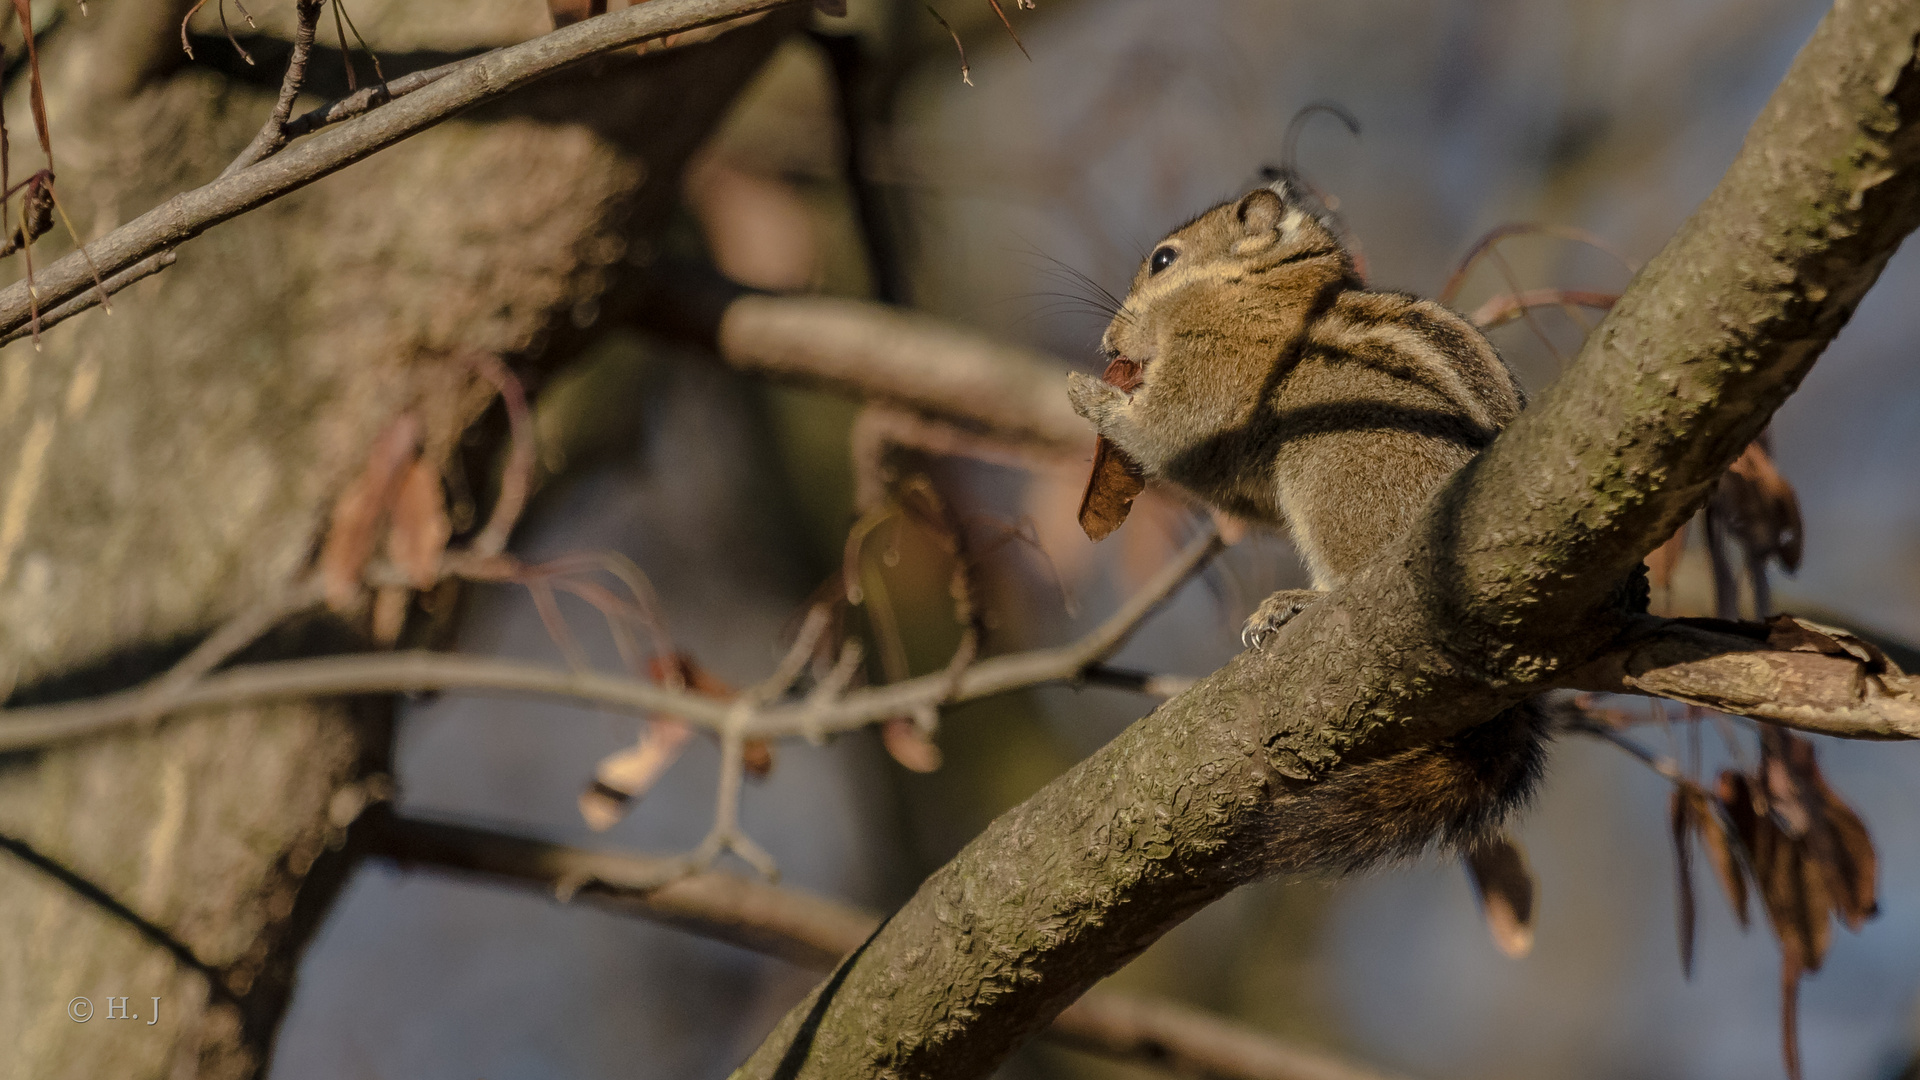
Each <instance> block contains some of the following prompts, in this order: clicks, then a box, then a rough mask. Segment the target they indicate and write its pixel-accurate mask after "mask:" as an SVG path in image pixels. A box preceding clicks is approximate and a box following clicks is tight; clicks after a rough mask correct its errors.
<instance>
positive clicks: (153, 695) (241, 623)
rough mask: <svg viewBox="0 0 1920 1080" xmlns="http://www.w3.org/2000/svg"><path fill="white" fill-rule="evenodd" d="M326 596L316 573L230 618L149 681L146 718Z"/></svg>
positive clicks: (159, 713)
mask: <svg viewBox="0 0 1920 1080" xmlns="http://www.w3.org/2000/svg"><path fill="white" fill-rule="evenodd" d="M325 597H326V591H325V590H324V589H323V588H322V587H321V583H320V576H319V575H318V574H314V575H311V576H308V577H306V578H303V579H301V580H299V581H297V582H294V583H292V584H290V585H288V586H286V587H285V588H284V589H281V590H280V591H279V592H278V593H276V594H274V595H272V596H270V597H268V598H267V599H266V600H263V601H261V602H260V603H258V604H255V605H253V606H252V607H250V608H248V609H247V610H245V611H242V612H241V613H240V614H238V615H236V616H234V617H233V618H232V619H229V620H228V621H227V622H226V623H225V624H223V625H222V626H221V627H220V628H219V629H217V630H215V631H214V632H213V633H211V634H209V635H207V637H206V639H205V640H204V641H202V642H201V643H200V644H199V645H197V646H195V647H194V649H193V651H192V652H189V653H188V654H187V655H186V656H184V657H182V658H181V659H180V661H179V662H178V663H175V664H174V665H173V667H171V668H169V669H168V670H167V672H166V674H164V675H162V676H160V677H159V678H158V679H155V680H154V681H153V682H151V683H149V684H148V690H147V692H146V693H147V701H146V717H145V719H148V720H155V719H158V718H160V717H161V716H164V715H166V714H167V713H168V712H169V711H170V710H171V709H172V707H173V706H174V703H175V702H177V701H178V700H179V699H180V696H181V694H183V693H185V692H186V690H187V689H188V688H189V687H191V686H192V685H193V684H194V683H196V682H198V681H200V679H201V678H203V677H205V676H206V674H207V673H208V672H210V671H212V670H213V669H214V668H217V667H219V666H220V665H221V664H224V663H226V662H227V661H228V660H231V659H232V658H233V657H234V656H235V655H236V654H238V653H239V652H240V651H241V650H242V649H245V648H246V647H247V646H249V645H251V644H253V643H254V642H256V641H258V640H260V637H261V635H263V634H265V633H266V632H267V631H269V630H272V629H273V628H274V627H276V626H278V625H280V624H281V623H282V622H285V621H286V620H287V619H288V618H289V617H291V616H293V615H297V614H299V613H300V612H303V611H306V610H307V609H309V608H311V607H313V606H314V605H316V604H318V603H320V601H321V600H323V599H325Z"/></svg>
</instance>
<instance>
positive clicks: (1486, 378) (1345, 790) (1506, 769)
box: [1068, 172, 1546, 869]
mask: <svg viewBox="0 0 1920 1080" xmlns="http://www.w3.org/2000/svg"><path fill="white" fill-rule="evenodd" d="M1102 346H1103V349H1104V351H1105V352H1106V354H1107V356H1108V358H1109V360H1112V361H1115V362H1116V363H1118V362H1119V361H1120V360H1121V359H1122V358H1124V359H1125V360H1127V361H1131V362H1132V364H1133V365H1138V368H1137V379H1138V385H1137V388H1136V389H1134V390H1133V391H1132V392H1131V393H1128V392H1126V391H1124V390H1122V389H1120V388H1119V387H1116V386H1113V385H1111V384H1109V383H1106V382H1103V381H1101V380H1099V379H1095V378H1092V377H1090V376H1087V375H1084V374H1081V373H1077V372H1076V373H1074V374H1072V375H1070V376H1069V380H1070V382H1069V387H1068V395H1069V397H1070V398H1071V399H1072V401H1073V406H1074V409H1075V410H1076V411H1077V412H1079V413H1080V415H1081V416H1084V417H1086V418H1087V419H1088V420H1089V421H1091V422H1092V423H1093V426H1094V428H1095V430H1096V431H1097V432H1098V433H1099V434H1100V435H1101V436H1103V437H1105V438H1106V439H1107V440H1109V441H1110V442H1111V443H1112V445H1113V446H1114V447H1115V448H1117V449H1118V450H1119V451H1120V452H1121V453H1123V454H1125V455H1126V456H1127V457H1128V458H1131V459H1132V461H1133V463H1134V464H1136V465H1137V466H1138V467H1139V468H1140V470H1141V471H1143V472H1144V473H1145V474H1146V475H1147V476H1148V477H1152V478H1156V479H1159V480H1163V481H1168V482H1171V483H1172V484H1174V485H1177V486H1178V487H1180V488H1183V489H1185V490H1186V491H1188V492H1190V493H1192V494H1193V495H1194V496H1196V497H1198V498H1199V499H1200V500H1202V501H1204V502H1206V503H1208V504H1210V505H1212V506H1214V507H1217V508H1219V509H1220V510H1223V511H1225V512H1227V513H1229V514H1232V515H1234V516H1235V517H1238V518H1241V519H1244V520H1247V521H1250V522H1254V523H1260V524H1265V525H1270V526H1276V527H1278V526H1284V527H1285V528H1286V529H1288V530H1289V532H1290V533H1291V535H1292V538H1293V543H1294V546H1295V547H1296V548H1297V549H1298V550H1299V552H1300V554H1301V556H1302V558H1303V559H1304V561H1305V562H1306V565H1307V569H1308V571H1309V573H1310V575H1311V577H1312V581H1313V585H1314V588H1313V589H1293V590H1286V591H1282V592H1278V593H1275V594H1274V595H1273V596H1272V597H1270V598H1268V599H1267V601H1266V602H1265V603H1263V604H1261V605H1260V608H1259V610H1258V611H1256V612H1255V613H1254V615H1253V617H1252V618H1251V619H1249V620H1248V622H1247V625H1246V629H1245V631H1244V635H1243V639H1244V641H1245V643H1246V644H1247V645H1248V646H1249V647H1251V648H1255V649H1258V648H1262V647H1264V646H1265V644H1266V643H1267V642H1268V641H1269V640H1271V638H1272V636H1273V634H1274V633H1275V631H1277V630H1278V629H1279V628H1280V627H1281V626H1282V625H1284V624H1285V623H1286V622H1287V620H1289V619H1291V618H1292V617H1293V616H1294V615H1296V614H1298V613H1299V612H1300V611H1302V610H1304V609H1305V608H1306V607H1307V605H1309V604H1311V603H1313V602H1314V601H1315V600H1317V599H1318V598H1319V597H1321V596H1322V595H1324V594H1325V592H1326V591H1328V590H1331V589H1333V588H1335V587H1336V586H1338V585H1339V584H1340V583H1341V582H1342V581H1344V580H1345V579H1346V578H1347V577H1348V576H1349V575H1350V574H1352V573H1353V572H1354V571H1355V570H1356V569H1358V568H1359V567H1360V566H1362V565H1363V564H1365V563H1366V562H1367V561H1368V560H1370V559H1372V558H1374V557H1375V556H1376V555H1378V554H1379V553H1380V552H1381V551H1382V550H1383V549H1384V548H1385V547H1386V546H1387V545H1388V544H1389V543H1390V542H1392V541H1393V540H1395V539H1396V538H1397V537H1399V536H1400V535H1401V534H1402V533H1404V532H1405V531H1406V530H1407V529H1408V528H1409V527H1411V526H1412V524H1413V523H1414V521H1415V519H1416V518H1417V517H1418V516H1419V515H1420V514H1421V513H1422V511H1424V510H1425V508H1426V506H1427V503H1428V501H1429V499H1430V498H1431V497H1432V495H1433V494H1434V492H1435V490H1436V489H1437V488H1439V486H1440V485H1441V483H1442V482H1443V481H1445V480H1446V478H1447V477H1448V476H1450V475H1451V474H1452V473H1453V472H1454V471H1455V470H1456V469H1458V468H1460V467H1461V466H1462V465H1464V464H1465V463H1466V462H1467V460H1468V459H1469V458H1471V457H1472V456H1473V455H1474V454H1476V453H1478V452H1479V451H1480V450H1482V449H1484V448H1485V447H1486V446H1487V444H1489V443H1490V442H1492V441H1493V438H1494V436H1495V435H1496V434H1498V433H1499V431H1500V429H1501V428H1502V427H1504V426H1505V425H1506V424H1507V423H1508V422H1510V421H1511V420H1513V418H1514V417H1515V416H1516V415H1518V414H1519V412H1520V409H1521V407H1522V406H1523V404H1524V398H1523V396H1522V394H1521V391H1520V387H1519V385H1518V383H1517V382H1516V381H1515V380H1514V377H1513V373H1512V372H1511V371H1510V370H1509V369H1508V368H1507V366H1506V364H1505V363H1504V362H1503V361H1502V360H1501V359H1500V357H1499V354H1498V353H1496V352H1495V351H1494V349H1493V346H1492V344H1491V343H1489V342H1488V341H1487V339H1486V338H1485V337H1484V336H1482V335H1481V333H1480V332H1479V331H1478V330H1477V329H1475V328H1474V327H1473V326H1472V325H1471V324H1469V323H1468V322H1467V321H1466V320H1465V319H1464V318H1462V317H1461V316H1460V315H1458V314H1456V313H1455V312H1453V311H1450V310H1448V309H1447V308H1446V307H1444V306H1442V305H1440V304H1438V303H1436V302H1434V301H1431V300H1423V299H1420V298H1417V297H1414V296H1409V295H1406V294H1403V293H1393V292H1378V291H1371V290H1368V289H1367V288H1366V286H1365V284H1364V283H1363V282H1362V281H1361V279H1360V277H1359V275H1358V274H1357V273H1356V272H1355V268H1354V262H1353V259H1352V257H1351V255H1350V254H1349V252H1348V250H1347V248H1346V246H1345V245H1344V244H1343V243H1342V242H1341V240H1340V234H1339V232H1338V230H1337V229H1336V228H1335V226H1334V223H1333V222H1332V220H1331V216H1330V215H1329V214H1328V213H1327V212H1326V211H1325V210H1324V209H1323V208H1322V207H1321V206H1320V205H1319V203H1318V200H1317V199H1314V198H1313V197H1312V196H1311V195H1309V194H1307V189H1305V187H1304V185H1303V184H1302V183H1301V182H1300V181H1299V180H1298V179H1297V178H1296V177H1294V176H1292V175H1291V174H1290V173H1284V172H1283V173H1281V175H1280V176H1279V178H1278V179H1276V180H1275V181H1274V182H1273V183H1272V184H1271V185H1268V186H1265V187H1258V188H1255V189H1253V190H1252V191H1249V192H1248V193H1246V194H1245V195H1243V196H1241V197H1240V198H1238V199H1235V200H1232V201H1230V202H1225V203H1222V204H1220V205H1219V206H1216V207H1214V208H1213V209H1211V210H1208V211H1206V212H1205V213H1203V214H1201V215H1200V216H1199V217H1197V218H1194V219H1193V220H1192V221H1191V222H1189V223H1187V224H1186V225H1183V226H1181V227H1179V228H1178V229H1175V230H1174V231H1173V232H1172V233H1170V234H1168V236H1167V237H1166V239H1164V240H1162V241H1161V242H1160V243H1159V244H1157V245H1155V246H1154V248H1153V251H1152V253H1151V254H1150V255H1148V256H1147V258H1146V259H1145V261H1144V262H1143V263H1142V265H1141V267H1140V269H1139V271H1138V272H1137V273H1136V274H1135V275H1134V278H1133V284H1132V286H1131V287H1130V288H1129V290H1128V292H1127V296H1126V299H1125V301H1124V302H1123V303H1122V304H1121V305H1120V308H1119V310H1118V312H1116V313H1115V315H1114V317H1113V321H1112V323H1111V324H1110V325H1109V326H1108V327H1107V330H1106V333H1105V335H1104V337H1103V339H1102ZM1122 366H1126V367H1128V368H1129V369H1130V370H1132V365H1122ZM1110 369H1111V365H1110ZM1130 381H1131V380H1130ZM1545 726H1546V725H1545V723H1544V720H1543V712H1542V710H1541V708H1540V707H1539V706H1537V705H1536V704H1535V703H1534V702H1528V703H1525V704H1522V705H1520V706H1516V707H1514V708H1512V709H1509V710H1507V711H1506V712H1504V713H1502V714H1500V716H1498V717H1496V718H1495V719H1493V720H1490V721H1488V722H1487V723H1485V724H1482V725H1479V726H1478V727H1475V728H1473V729H1471V730H1469V731H1467V732H1465V733H1463V734H1461V735H1458V736H1455V737H1453V738H1450V739H1447V740H1444V741H1441V742H1439V743H1435V744H1432V745H1429V746H1423V747H1416V748H1412V749H1407V750H1401V751H1397V752H1395V753H1392V754H1389V755H1387V756H1384V757H1380V758H1376V759H1372V760H1367V761H1362V762H1357V763H1351V764H1349V765H1347V766H1345V767H1343V768H1341V769H1340V770H1337V771H1336V772H1335V773H1333V774H1331V775H1329V776H1328V777H1326V778H1324V779H1322V780H1320V781H1318V782H1316V783H1314V784H1311V785H1304V786H1301V787H1299V788H1297V789H1296V791H1295V792H1294V794H1295V796H1296V797H1299V798H1303V799H1306V800H1308V801H1310V802H1312V803H1314V804H1315V805H1314V806H1312V807H1302V808H1301V810H1302V812H1300V813H1292V814H1287V815H1283V817H1284V819H1285V822H1290V823H1291V824H1286V825H1285V827H1288V828H1296V829H1300V830H1302V834H1301V835H1299V836H1296V837H1292V838H1290V839H1292V840H1293V841H1295V842H1294V843H1293V844H1291V845H1288V844H1284V843H1283V844H1281V845H1279V846H1277V847H1276V849H1275V850H1277V851H1280V852H1282V853H1287V854H1288V855H1289V857H1290V858H1292V860H1293V861H1295V862H1297V863H1298V865H1297V866H1294V867H1292V868H1293V869H1309V868H1315V867H1334V868H1341V869H1356V868H1359V867H1361V866H1364V865H1366V864H1369V863H1372V862H1375V861H1377V860H1379V859H1381V858H1385V857H1390V856H1394V855H1403V854H1412V853H1414V852H1417V851H1419V850H1421V849H1424V848H1425V847H1427V846H1428V845H1429V844H1431V843H1432V842H1433V841H1434V840H1436V839H1437V840H1439V841H1441V842H1442V843H1444V844H1446V845H1448V846H1460V845H1465V846H1471V845H1474V844H1477V843H1480V842H1482V841H1484V840H1487V839H1489V838H1491V837H1492V836H1493V835H1494V832H1493V830H1495V829H1496V827H1497V826H1498V824H1499V822H1500V820H1501V819H1502V818H1503V817H1504V816H1505V815H1506V812H1507V811H1508V810H1510V809H1511V808H1512V807H1514V806H1515V805H1517V804H1518V803H1520V802H1522V801H1524V800H1525V799H1526V797H1527V796H1528V794H1529V793H1530V792H1531V791H1532V789H1533V787H1534V784H1535V782H1536V781H1537V780H1538V778H1539V775H1540V772H1541V766H1542V759H1543V756H1544V749H1543V741H1544V738H1545ZM1283 824H1285V823H1283ZM1276 839H1277V840H1285V839H1289V838H1276ZM1295 856H1297V857H1295Z"/></svg>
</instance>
